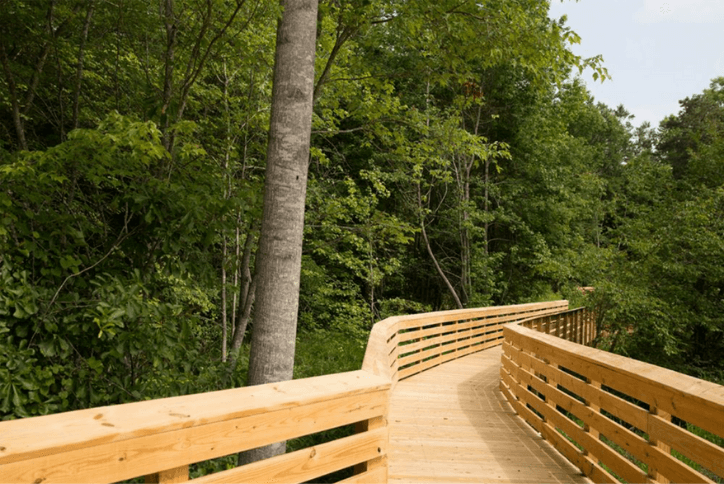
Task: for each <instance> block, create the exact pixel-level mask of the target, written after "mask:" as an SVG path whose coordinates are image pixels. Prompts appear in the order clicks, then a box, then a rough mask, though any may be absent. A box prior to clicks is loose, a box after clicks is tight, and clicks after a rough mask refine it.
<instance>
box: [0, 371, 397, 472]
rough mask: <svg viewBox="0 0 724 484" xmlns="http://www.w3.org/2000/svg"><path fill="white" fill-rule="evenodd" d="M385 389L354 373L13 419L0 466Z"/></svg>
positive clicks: (5, 426)
mask: <svg viewBox="0 0 724 484" xmlns="http://www.w3.org/2000/svg"><path fill="white" fill-rule="evenodd" d="M387 388H389V383H388V382H387V381H386V380H384V379H381V378H379V377H376V376H374V375H370V374H369V373H367V372H365V371H354V372H349V373H340V374H336V375H325V376H320V377H314V378H307V379H303V380H294V381H287V382H279V383H274V384H268V385H259V386H255V387H245V388H237V389H233V390H222V391H218V392H209V393H200V394H196V395H186V396H182V397H172V398H162V399H158V400H149V401H144V402H137V403H129V404H125V405H114V406H109V407H97V408H92V409H87V410H78V411H74V412H65V413H59V414H54V415H47V416H43V417H35V418H32V419H19V420H13V421H9V422H3V423H2V432H0V447H2V448H3V449H4V450H3V451H2V452H1V453H0V465H2V464H7V463H11V462H17V461H19V460H23V459H28V458H31V457H34V456H47V455H49V454H53V453H55V452H67V451H69V450H73V449H82V448H85V447H90V446H94V445H97V444H100V443H111V442H119V441H122V440H125V439H130V438H137V437H140V436H145V435H155V434H159V433H163V432H168V431H171V430H178V429H185V428H190V427H194V426H196V425H207V424H211V423H214V422H222V421H226V420H230V419H235V418H241V417H245V416H250V415H258V414H264V413H269V412H275V411H278V410H283V409H288V408H294V407H296V406H298V405H300V404H311V403H315V402H325V401H328V400H330V399H335V398H339V397H343V396H354V395H360V394H363V393H369V392H370V391H378V390H386V389H387ZM209 402H213V404H209ZM39 429H42V438H37V436H38V430H39ZM0 469H2V468H1V467H0Z"/></svg>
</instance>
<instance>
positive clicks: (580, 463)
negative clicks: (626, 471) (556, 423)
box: [500, 379, 618, 484]
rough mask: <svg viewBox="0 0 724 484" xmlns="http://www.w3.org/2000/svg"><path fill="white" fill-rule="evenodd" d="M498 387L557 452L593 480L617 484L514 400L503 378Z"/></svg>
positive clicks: (521, 415)
mask: <svg viewBox="0 0 724 484" xmlns="http://www.w3.org/2000/svg"><path fill="white" fill-rule="evenodd" d="M500 389H501V391H502V393H503V395H505V397H506V399H507V400H508V402H509V403H511V405H512V406H513V409H514V410H515V412H516V413H517V414H518V415H519V416H520V417H521V418H523V419H524V420H525V421H526V422H528V423H530V424H531V425H532V426H533V428H535V429H536V430H537V431H538V433H540V434H541V435H542V436H543V438H544V439H546V440H547V441H548V442H550V443H551V445H552V446H553V447H554V448H555V449H556V450H557V451H558V452H560V453H561V454H563V455H564V456H565V457H566V458H567V459H568V460H569V461H571V462H572V463H573V464H574V465H575V466H577V467H578V468H579V469H580V470H581V472H583V474H585V475H586V476H588V477H590V478H591V479H592V480H593V482H601V483H610V484H618V480H617V479H615V478H614V477H613V476H612V475H611V474H609V473H608V472H606V471H605V470H604V469H603V468H601V467H600V466H599V465H598V463H596V462H593V461H592V460H591V459H589V458H588V457H587V456H586V455H584V454H583V453H582V452H581V451H580V450H578V448H577V447H576V446H575V445H573V444H572V443H571V442H569V441H568V440H566V439H565V438H564V437H563V436H562V435H561V434H559V433H558V432H557V431H556V430H554V429H553V428H551V427H550V426H549V425H547V424H545V422H543V421H542V420H541V419H540V418H539V417H538V416H537V415H536V414H534V413H533V412H532V411H531V410H529V409H528V408H526V406H525V405H524V404H523V403H522V402H519V401H518V400H516V398H515V396H514V395H513V392H512V390H511V389H510V387H508V386H507V385H506V383H505V380H504V379H503V380H501V384H500Z"/></svg>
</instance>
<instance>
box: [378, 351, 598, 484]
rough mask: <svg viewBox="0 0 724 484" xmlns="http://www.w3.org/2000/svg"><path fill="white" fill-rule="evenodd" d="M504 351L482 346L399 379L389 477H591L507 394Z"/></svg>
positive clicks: (546, 479) (570, 479)
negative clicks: (521, 415)
mask: <svg viewBox="0 0 724 484" xmlns="http://www.w3.org/2000/svg"><path fill="white" fill-rule="evenodd" d="M500 354H501V350H500V349H499V348H492V349H488V350H485V351H477V352H475V353H473V354H471V355H469V356H465V357H462V358H458V359H455V360H454V361H449V362H446V363H444V364H442V365H439V366H436V367H434V368H431V369H429V370H427V371H424V372H422V373H418V374H416V375H414V376H412V377H410V378H407V379H404V380H400V381H399V382H398V384H397V386H396V388H395V391H394V392H393V394H392V397H391V401H390V413H389V424H390V451H389V456H388V460H389V463H390V464H389V466H390V467H389V480H388V482H391V483H393V482H394V483H402V482H518V483H524V482H531V483H532V482H581V483H583V482H588V481H587V480H586V479H585V478H584V477H583V476H581V475H580V472H579V471H578V470H577V469H576V468H575V467H574V466H573V465H572V464H570V463H569V462H568V461H567V460H566V459H565V458H564V457H563V456H561V455H560V454H559V453H558V452H557V451H555V450H554V449H553V448H552V447H551V446H550V445H548V443H546V442H545V441H544V440H542V439H541V438H540V436H538V435H536V434H535V432H534V431H533V430H532V429H530V428H529V427H528V426H527V424H525V423H524V422H522V421H521V420H520V419H519V418H518V417H517V416H516V415H515V413H514V412H513V411H512V409H511V408H510V406H509V405H508V404H507V403H506V402H505V400H504V397H503V396H502V394H501V393H500V390H499V389H498V386H499V380H500V377H499V372H500ZM442 356H448V355H442ZM413 368H414V367H413Z"/></svg>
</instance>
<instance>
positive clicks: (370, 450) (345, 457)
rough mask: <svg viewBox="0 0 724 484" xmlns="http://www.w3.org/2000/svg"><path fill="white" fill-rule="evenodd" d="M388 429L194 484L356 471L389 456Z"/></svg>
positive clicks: (282, 480) (296, 478) (307, 477)
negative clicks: (361, 464) (355, 468)
mask: <svg viewBox="0 0 724 484" xmlns="http://www.w3.org/2000/svg"><path fill="white" fill-rule="evenodd" d="M387 432H388V430H387V428H380V429H377V430H370V431H367V432H362V433H360V434H355V435H351V436H349V437H344V438H342V439H338V440H333V441H331V442H327V443H324V444H319V445H316V446H314V447H310V448H306V449H300V450H297V451H295V452H290V453H289V454H284V455H279V456H276V457H273V458H271V459H267V460H263V461H259V462H255V463H253V464H248V465H245V466H241V467H237V468H235V469H230V470H227V471H222V472H217V473H215V474H209V475H207V476H204V477H199V478H197V479H194V480H193V481H191V482H194V483H198V484H212V483H214V484H222V483H237V482H255V483H264V482H269V483H272V482H273V483H297V482H305V481H308V480H310V479H314V478H316V477H321V476H324V475H326V474H329V473H332V472H336V471H338V470H341V469H345V468H347V467H352V466H354V465H355V464H359V463H360V462H365V461H368V460H371V459H374V458H376V457H380V456H382V455H385V454H387V445H388V444H387V441H388V436H387Z"/></svg>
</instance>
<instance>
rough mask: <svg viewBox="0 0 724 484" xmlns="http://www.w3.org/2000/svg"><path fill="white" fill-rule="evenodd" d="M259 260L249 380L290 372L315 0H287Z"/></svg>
mask: <svg viewBox="0 0 724 484" xmlns="http://www.w3.org/2000/svg"><path fill="white" fill-rule="evenodd" d="M281 3H282V7H283V9H284V10H283V13H282V18H281V20H280V22H279V25H278V27H277V40H276V55H275V62H274V86H273V90H272V107H271V122H270V129H269V146H268V148H267V167H266V181H265V185H264V212H263V215H262V226H261V235H260V237H259V249H258V251H257V260H256V273H257V276H256V279H257V288H256V307H255V311H254V331H253V332H252V339H251V355H250V361H249V378H248V384H249V385H259V384H263V383H271V382H277V381H283V380H290V379H291V378H292V371H293V369H294V347H295V341H296V333H297V309H298V307H299V279H300V271H301V263H302V237H303V234H304V233H303V232H304V201H305V197H306V193H307V168H308V165H309V142H310V137H311V128H312V106H313V92H314V52H315V44H316V32H317V0H282V2H281ZM285 451H286V442H281V443H278V444H272V445H270V446H267V447H262V448H260V449H254V450H252V451H248V452H244V453H242V454H240V455H239V463H240V464H245V463H249V462H254V461H257V460H261V459H266V458H269V457H273V456H275V455H278V454H281V453H284V452H285Z"/></svg>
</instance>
